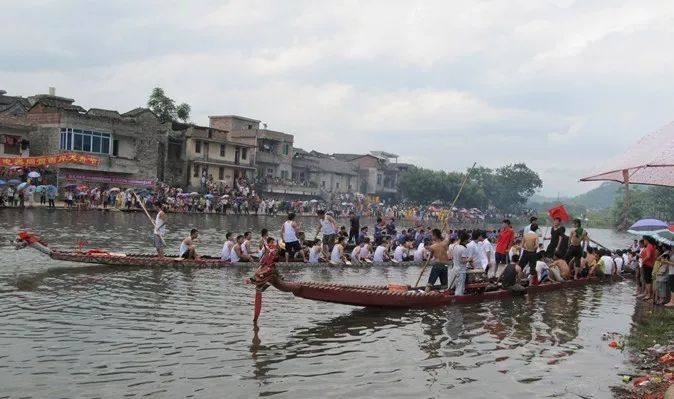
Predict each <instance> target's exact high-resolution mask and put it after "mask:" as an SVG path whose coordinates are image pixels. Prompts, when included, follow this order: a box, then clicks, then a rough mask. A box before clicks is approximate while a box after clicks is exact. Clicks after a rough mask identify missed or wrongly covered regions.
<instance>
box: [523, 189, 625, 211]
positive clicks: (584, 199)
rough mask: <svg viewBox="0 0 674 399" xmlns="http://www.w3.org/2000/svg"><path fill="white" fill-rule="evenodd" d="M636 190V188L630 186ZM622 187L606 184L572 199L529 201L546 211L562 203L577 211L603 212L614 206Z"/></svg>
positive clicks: (530, 203) (532, 205)
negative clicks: (551, 205)
mask: <svg viewBox="0 0 674 399" xmlns="http://www.w3.org/2000/svg"><path fill="white" fill-rule="evenodd" d="M630 188H631V189H636V187H635V186H630ZM621 190H622V185H620V184H618V183H614V182H605V183H603V184H602V185H601V186H599V187H597V188H594V189H592V190H590V191H588V192H586V193H584V194H579V195H577V196H575V197H571V198H568V197H566V198H563V197H560V198H559V201H558V200H557V198H556V197H554V198H552V197H544V196H541V195H534V196H532V197H531V198H530V199H529V206H530V207H532V208H535V209H538V208H541V209H545V208H546V207H548V206H549V205H550V204H554V203H562V204H566V205H569V206H573V207H574V208H576V209H580V208H584V209H588V210H603V209H608V208H610V207H612V206H613V203H614V202H615V198H616V196H618V195H620V194H621Z"/></svg>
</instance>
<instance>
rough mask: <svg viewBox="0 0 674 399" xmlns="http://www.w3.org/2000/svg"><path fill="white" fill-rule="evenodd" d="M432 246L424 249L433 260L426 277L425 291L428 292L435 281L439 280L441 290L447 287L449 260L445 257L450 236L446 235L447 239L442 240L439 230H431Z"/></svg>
mask: <svg viewBox="0 0 674 399" xmlns="http://www.w3.org/2000/svg"><path fill="white" fill-rule="evenodd" d="M431 234H432V239H433V244H431V245H430V246H428V247H426V248H425V249H426V250H427V251H428V252H430V253H431V258H433V259H435V261H434V262H433V268H432V269H431V275H430V276H429V277H428V283H427V284H426V291H430V289H431V287H432V286H433V285H434V284H435V282H436V281H437V279H438V278H439V279H440V286H441V288H445V287H447V283H448V281H447V274H448V270H447V265H448V264H449V258H448V257H447V248H449V240H450V236H449V234H448V235H447V238H444V239H443V238H442V232H441V231H440V229H433V231H432V232H431Z"/></svg>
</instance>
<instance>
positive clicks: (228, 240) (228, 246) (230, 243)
mask: <svg viewBox="0 0 674 399" xmlns="http://www.w3.org/2000/svg"><path fill="white" fill-rule="evenodd" d="M232 235H233V234H232V232H231V231H228V232H227V234H225V244H224V245H223V246H222V252H220V259H221V260H225V261H227V260H229V258H230V255H231V254H232V248H234V244H236V243H235V242H234V240H233V239H232Z"/></svg>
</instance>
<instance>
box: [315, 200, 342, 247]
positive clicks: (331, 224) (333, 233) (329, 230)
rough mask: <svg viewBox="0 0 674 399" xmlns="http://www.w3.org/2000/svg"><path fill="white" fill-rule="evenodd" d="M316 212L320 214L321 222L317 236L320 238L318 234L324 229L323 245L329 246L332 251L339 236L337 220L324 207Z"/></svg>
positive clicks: (319, 220)
mask: <svg viewBox="0 0 674 399" xmlns="http://www.w3.org/2000/svg"><path fill="white" fill-rule="evenodd" d="M316 213H317V214H318V222H319V224H318V230H317V231H316V237H315V238H318V234H319V233H320V232H321V231H322V232H323V245H324V246H325V247H327V250H328V251H332V247H333V245H335V238H336V237H337V222H336V221H335V219H334V218H333V217H332V216H330V215H328V214H326V213H325V211H324V210H322V209H321V210H319V211H318V212H316Z"/></svg>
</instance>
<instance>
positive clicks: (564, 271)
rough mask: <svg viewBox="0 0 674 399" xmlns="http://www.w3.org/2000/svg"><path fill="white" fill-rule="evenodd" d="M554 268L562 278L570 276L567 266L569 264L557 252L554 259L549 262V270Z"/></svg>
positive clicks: (569, 269)
mask: <svg viewBox="0 0 674 399" xmlns="http://www.w3.org/2000/svg"><path fill="white" fill-rule="evenodd" d="M555 268H556V269H557V270H558V272H559V275H560V276H561V277H562V278H563V279H564V280H569V279H570V278H571V268H570V267H569V264H568V263H566V261H565V260H564V259H562V257H561V255H560V254H559V253H557V254H555V260H554V261H553V262H552V264H550V270H553V269H555Z"/></svg>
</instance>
